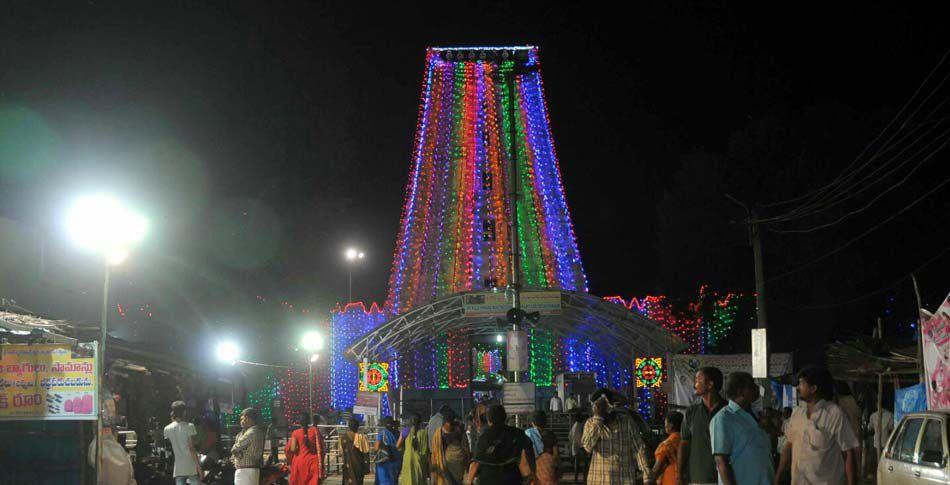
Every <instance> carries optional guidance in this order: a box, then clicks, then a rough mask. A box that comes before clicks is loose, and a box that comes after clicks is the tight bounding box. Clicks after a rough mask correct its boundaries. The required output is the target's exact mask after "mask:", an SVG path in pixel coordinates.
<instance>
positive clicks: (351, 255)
mask: <svg viewBox="0 0 950 485" xmlns="http://www.w3.org/2000/svg"><path fill="white" fill-rule="evenodd" d="M359 256H360V252H359V251H357V250H355V249H353V248H349V249H347V250H346V259H348V260H350V261H353V260H354V259H356V258H358V257H359Z"/></svg>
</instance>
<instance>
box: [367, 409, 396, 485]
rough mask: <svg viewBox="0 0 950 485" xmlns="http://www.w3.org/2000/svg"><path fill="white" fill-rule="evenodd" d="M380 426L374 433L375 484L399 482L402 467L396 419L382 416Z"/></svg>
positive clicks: (393, 484) (387, 484)
mask: <svg viewBox="0 0 950 485" xmlns="http://www.w3.org/2000/svg"><path fill="white" fill-rule="evenodd" d="M379 424H380V425H381V426H382V428H381V429H380V430H379V434H377V435H376V447H375V448H374V449H375V451H376V485H396V484H397V483H399V469H400V467H402V453H401V452H400V451H399V438H398V437H399V425H398V424H396V420H394V419H393V418H390V417H388V416H387V417H384V418H383V419H382V420H380V423H379Z"/></svg>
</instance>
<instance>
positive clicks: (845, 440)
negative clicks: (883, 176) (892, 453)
mask: <svg viewBox="0 0 950 485" xmlns="http://www.w3.org/2000/svg"><path fill="white" fill-rule="evenodd" d="M833 396H834V380H833V379H832V378H831V373H830V372H828V370H827V369H825V368H822V367H808V368H805V369H803V370H802V371H801V372H800V373H799V374H798V398H799V399H800V400H801V401H803V403H804V404H800V405H799V406H798V407H796V408H795V410H794V411H792V417H791V418H790V420H789V424H788V442H787V443H786V445H785V449H784V450H782V458H781V460H780V461H779V466H778V471H777V473H776V480H778V478H779V477H780V476H781V475H782V472H783V471H785V470H787V469H789V466H791V472H792V485H806V484H809V485H811V484H833V485H838V484H841V483H848V485H854V484H855V483H857V480H858V474H857V463H856V461H855V457H856V453H855V449H856V448H858V447H859V446H860V443H858V438H857V437H856V436H854V431H852V429H851V426H850V424H849V423H848V417H847V416H846V415H845V413H844V411H842V410H841V408H840V407H838V405H837V404H835V403H833V402H831V399H832V397H833ZM846 481H847V482H846Z"/></svg>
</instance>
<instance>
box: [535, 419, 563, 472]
mask: <svg viewBox="0 0 950 485" xmlns="http://www.w3.org/2000/svg"><path fill="white" fill-rule="evenodd" d="M542 442H543V444H544V449H543V450H542V452H541V454H540V455H539V456H538V459H537V462H536V468H537V473H535V476H536V477H537V479H536V480H535V481H534V483H535V484H536V485H557V483H558V481H560V479H561V471H560V469H559V467H558V463H559V461H558V458H557V437H556V436H554V433H552V432H550V431H545V432H544V433H543V438H542Z"/></svg>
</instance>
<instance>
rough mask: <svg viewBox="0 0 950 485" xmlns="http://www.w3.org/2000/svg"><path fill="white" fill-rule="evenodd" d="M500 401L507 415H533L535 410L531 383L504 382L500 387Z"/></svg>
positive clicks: (532, 384)
mask: <svg viewBox="0 0 950 485" xmlns="http://www.w3.org/2000/svg"><path fill="white" fill-rule="evenodd" d="M501 399H502V404H504V405H505V411H507V412H508V414H525V413H533V412H535V411H536V410H537V409H536V407H535V403H534V383H533V382H506V383H505V384H504V385H502V391H501Z"/></svg>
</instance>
